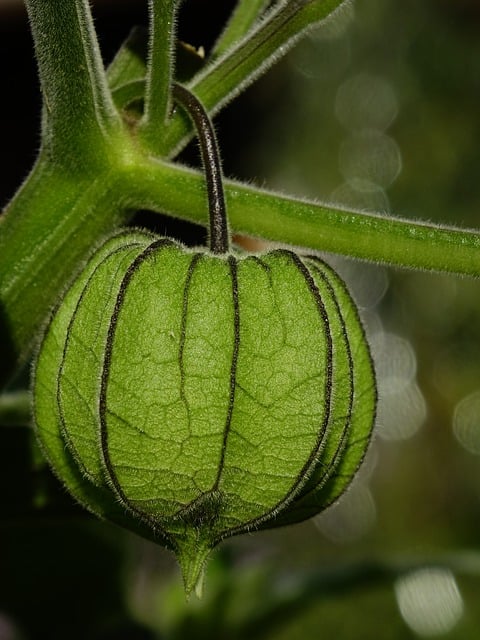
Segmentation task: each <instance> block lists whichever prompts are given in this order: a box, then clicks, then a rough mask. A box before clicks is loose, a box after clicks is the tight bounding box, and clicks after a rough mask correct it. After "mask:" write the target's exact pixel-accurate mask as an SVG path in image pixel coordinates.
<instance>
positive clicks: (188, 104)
mask: <svg viewBox="0 0 480 640" xmlns="http://www.w3.org/2000/svg"><path fill="white" fill-rule="evenodd" d="M172 96H173V99H174V100H175V102H177V103H178V104H179V105H180V106H181V107H182V109H184V110H185V111H186V112H187V113H188V115H189V117H190V118H191V120H192V122H193V124H194V125H195V129H196V132H197V137H198V140H199V144H200V151H201V154H202V162H203V168H204V171H205V178H206V181H207V193H208V209H209V218H210V235H209V246H210V251H211V252H212V253H216V254H224V253H228V251H229V248H230V242H229V236H228V223H227V211H226V206H225V195H224V191H223V181H222V167H221V162H220V151H219V148H218V143H217V138H216V136H215V130H214V128H213V125H212V122H211V120H210V118H209V116H208V113H207V112H206V110H205V109H204V107H203V105H202V103H201V102H200V101H199V100H198V98H197V97H196V96H194V95H193V93H191V92H190V91H189V90H188V89H186V88H185V87H184V86H182V85H180V84H178V83H176V82H175V83H174V84H173V86H172Z"/></svg>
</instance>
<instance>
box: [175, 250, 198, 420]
mask: <svg viewBox="0 0 480 640" xmlns="http://www.w3.org/2000/svg"><path fill="white" fill-rule="evenodd" d="M202 256H203V254H202V253H196V254H195V255H194V256H193V258H192V261H191V262H190V265H189V267H188V271H187V277H186V279H185V285H184V288H183V302H182V318H181V324H180V340H179V344H178V366H179V369H180V398H181V400H182V402H183V404H184V405H185V407H186V410H187V417H188V427H189V430H190V426H191V423H190V405H189V404H188V400H187V398H186V397H185V367H184V363H183V353H184V349H185V339H186V335H187V315H188V296H189V293H190V285H191V283H192V277H193V272H194V271H195V267H196V266H197V264H198V262H199V260H200V258H201V257H202Z"/></svg>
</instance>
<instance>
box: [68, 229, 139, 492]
mask: <svg viewBox="0 0 480 640" xmlns="http://www.w3.org/2000/svg"><path fill="white" fill-rule="evenodd" d="M119 235H120V234H119ZM135 246H140V243H139V242H134V243H132V244H130V245H127V244H126V245H123V246H122V247H117V248H116V249H115V250H114V251H112V252H111V253H109V254H107V255H106V256H105V257H104V258H103V260H101V262H99V263H98V264H97V266H96V267H95V269H94V270H93V272H92V273H91V274H90V276H89V277H88V279H87V281H86V282H85V285H84V287H83V289H82V291H81V293H80V296H79V298H78V300H77V303H76V305H75V308H74V310H73V313H72V315H71V316H70V320H69V322H68V327H67V334H66V337H65V342H64V345H63V353H62V361H61V363H60V367H59V369H58V375H57V380H56V387H57V389H56V401H57V407H58V414H59V416H60V423H61V435H62V437H63V439H64V441H65V444H66V445H67V447H68V448H69V449H70V453H71V454H72V456H73V458H74V460H75V462H76V464H77V465H78V466H79V467H80V468H81V470H82V472H83V473H84V474H85V475H86V476H87V478H88V479H89V480H90V482H92V483H93V484H96V480H95V479H94V478H93V476H92V475H91V474H90V473H89V472H88V471H87V469H86V467H85V465H84V464H83V462H82V460H81V458H80V456H79V454H78V451H77V449H76V447H75V446H74V445H73V442H72V439H71V437H70V434H69V433H68V429H67V426H66V424H65V415H64V409H63V400H62V393H61V390H60V387H61V386H62V382H61V381H62V378H63V370H64V367H65V360H66V355H67V350H68V347H69V345H70V337H71V330H72V327H73V323H74V321H75V319H76V317H77V315H78V313H79V308H80V306H81V304H82V302H83V299H84V297H85V295H86V292H87V289H88V288H89V287H90V284H91V282H92V280H93V278H94V277H95V275H96V274H97V272H98V270H99V269H100V267H101V266H102V265H104V264H105V262H106V261H107V260H108V259H109V258H111V257H112V256H114V255H115V254H117V253H119V252H120V251H123V249H125V248H128V249H131V248H133V247H135Z"/></svg>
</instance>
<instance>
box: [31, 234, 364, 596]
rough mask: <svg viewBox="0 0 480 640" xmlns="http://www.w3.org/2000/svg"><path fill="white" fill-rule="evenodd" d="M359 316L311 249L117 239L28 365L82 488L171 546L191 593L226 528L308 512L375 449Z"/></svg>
mask: <svg viewBox="0 0 480 640" xmlns="http://www.w3.org/2000/svg"><path fill="white" fill-rule="evenodd" d="M375 401H376V392H375V380H374V372H373V367H372V363H371V358H370V355H369V349H368V345H367V342H366V340H365V336H364V332H363V329H362V326H361V323H360V321H359V318H358V314H357V311H356V308H355V305H354V303H353V302H352V300H351V298H350V295H349V294H348V292H347V290H346V288H345V285H344V284H343V282H342V281H341V280H340V278H339V276H338V275H337V274H336V273H335V272H334V271H333V270H332V269H331V268H330V267H328V266H327V265H326V264H325V263H324V262H322V261H320V260H319V259H317V258H301V257H299V256H298V255H296V254H294V253H292V252H290V251H286V250H275V251H272V252H270V253H267V254H264V255H258V256H256V255H246V256H242V257H236V256H235V255H233V254H231V253H227V254H222V255H215V254H212V253H209V252H207V251H206V250H205V251H195V250H188V249H186V248H185V247H183V246H181V245H179V244H177V243H175V242H173V241H170V240H166V239H152V237H151V236H149V235H147V234H144V233H141V232H128V233H123V234H119V235H117V236H115V237H113V238H110V239H109V240H107V241H106V242H105V244H104V245H103V246H102V247H101V248H100V249H99V250H98V251H97V253H96V254H95V255H94V256H93V258H92V259H91V260H90V261H89V262H88V264H87V266H86V267H85V269H84V270H83V272H82V273H81V274H80V276H79V277H78V278H77V280H76V281H75V282H74V284H73V285H72V287H71V288H70V290H69V291H68V292H67V294H66V295H65V298H64V300H63V301H62V303H61V304H60V306H59V308H58V310H57V312H56V314H55V315H54V316H53V319H52V321H51V323H50V325H49V326H48V328H47V331H46V333H45V337H44V339H43V343H42V345H41V348H40V351H39V355H38V359H37V364H36V373H35V382H34V403H35V415H36V424H37V433H38V437H39V439H40V442H41V444H42V446H43V449H44V451H45V454H46V456H47V457H48V459H49V461H50V463H51V465H52V467H53V469H54V471H55V472H56V474H57V475H58V477H59V478H60V479H61V480H62V481H63V482H64V483H65V485H66V486H67V488H68V489H69V490H70V492H71V493H72V494H73V496H74V497H75V498H76V499H77V500H79V501H80V502H81V503H83V504H84V505H85V506H86V507H87V508H88V509H90V510H91V511H93V512H94V513H96V514H98V515H99V516H101V517H104V518H107V519H109V520H111V521H113V522H116V523H118V524H121V525H123V526H127V527H129V528H131V529H133V530H135V531H137V532H138V533H140V534H142V535H146V536H148V537H150V538H153V539H156V540H158V541H159V542H161V543H162V544H165V545H166V546H168V547H169V548H171V549H172V550H173V551H174V552H175V553H176V555H177V557H178V559H179V562H180V564H181V566H182V570H183V574H184V582H185V588H186V590H187V592H190V591H191V590H192V589H193V588H195V586H196V585H197V584H198V583H199V580H200V575H201V570H202V567H203V565H204V562H205V559H206V557H207V556H208V554H209V552H210V551H211V549H212V548H213V547H214V546H215V545H217V544H218V543H219V542H220V541H221V540H222V539H224V538H226V537H229V536H232V535H236V534H240V533H243V532H247V531H251V530H253V529H259V528H268V527H274V526H278V525H279V524H282V525H283V524H288V523H292V522H297V521H300V520H304V519H305V518H309V517H311V516H312V515H314V514H316V513H318V512H319V511H321V510H322V509H324V508H325V507H326V506H327V505H329V504H330V503H332V502H333V501H334V500H335V499H336V498H338V496H339V495H340V494H341V493H342V492H343V491H344V490H345V488H346V487H347V485H348V484H349V482H350V481H351V479H352V477H353V475H354V474H355V472H356V470H357V468H358V466H359V464H360V462H361V461H362V459H363V456H364V454H365V450H366V448H367V445H368V442H369V438H370V433H371V430H372V425H373V421H374V414H375Z"/></svg>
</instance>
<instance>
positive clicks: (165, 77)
mask: <svg viewBox="0 0 480 640" xmlns="http://www.w3.org/2000/svg"><path fill="white" fill-rule="evenodd" d="M177 4H178V2H177V0H149V7H150V51H149V56H148V63H147V76H146V85H145V102H144V104H145V108H144V115H143V119H142V121H141V123H140V131H139V132H140V136H141V139H142V141H143V143H144V144H145V146H146V147H147V148H148V149H149V150H150V152H151V153H153V154H155V153H156V152H157V150H158V149H161V147H162V144H163V136H164V131H165V127H166V124H167V120H168V119H169V117H170V112H171V107H172V105H171V85H172V81H173V63H174V60H173V51H174V46H175V43H174V39H175V10H176V7H177Z"/></svg>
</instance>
